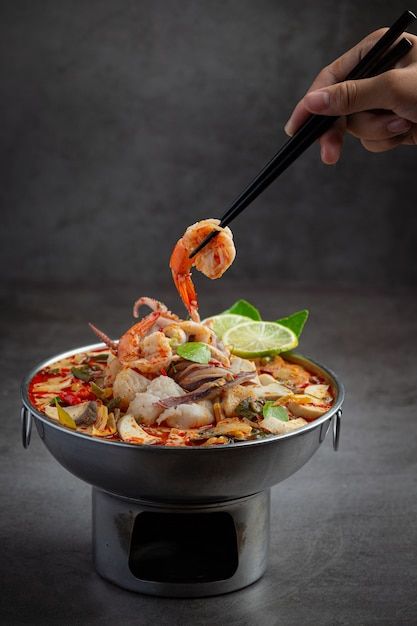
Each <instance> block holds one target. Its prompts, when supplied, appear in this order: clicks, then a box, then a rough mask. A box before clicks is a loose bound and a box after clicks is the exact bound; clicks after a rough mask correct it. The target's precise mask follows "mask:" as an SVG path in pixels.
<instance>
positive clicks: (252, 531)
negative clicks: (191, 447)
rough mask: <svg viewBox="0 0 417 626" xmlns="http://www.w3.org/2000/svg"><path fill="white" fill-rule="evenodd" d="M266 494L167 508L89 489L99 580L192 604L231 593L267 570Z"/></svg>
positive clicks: (158, 504) (268, 496) (94, 549)
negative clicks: (182, 599)
mask: <svg viewBox="0 0 417 626" xmlns="http://www.w3.org/2000/svg"><path fill="white" fill-rule="evenodd" d="M269 515H270V491H269V490H267V491H263V492H260V493H257V494H254V495H251V496H247V497H245V498H239V499H237V500H229V501H228V502H221V503H214V504H204V505H202V504H181V505H178V504H166V503H160V502H158V503H157V502H149V501H145V500H132V499H127V498H121V497H118V496H115V495H112V494H110V493H107V492H104V491H101V490H99V489H96V488H93V555H94V564H95V567H96V570H97V572H98V573H99V574H100V575H101V576H103V578H106V579H107V580H110V581H111V582H113V583H115V584H117V585H119V586H120V587H123V588H125V589H129V590H131V591H136V592H139V593H145V594H149V595H155V596H168V597H178V598H193V597H204V596H214V595H219V594H222V593H228V592H230V591H236V590H237V589H241V588H242V587H246V586H247V585H250V584H251V583H254V582H255V581H256V580H258V578H260V577H261V576H262V575H263V573H264V572H265V569H266V564H267V557H268V548H269Z"/></svg>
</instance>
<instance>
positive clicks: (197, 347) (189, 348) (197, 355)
mask: <svg viewBox="0 0 417 626" xmlns="http://www.w3.org/2000/svg"><path fill="white" fill-rule="evenodd" d="M177 354H179V355H180V356H182V358H183V359H187V361H194V363H208V362H209V361H210V357H211V352H210V350H209V348H208V346H207V345H206V344H205V343H201V341H189V342H188V343H183V344H181V345H180V346H178V348H177Z"/></svg>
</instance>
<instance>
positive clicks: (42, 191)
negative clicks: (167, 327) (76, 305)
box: [0, 0, 417, 299]
mask: <svg viewBox="0 0 417 626" xmlns="http://www.w3.org/2000/svg"><path fill="white" fill-rule="evenodd" d="M2 6H3V9H2V12H1V19H0V46H1V58H2V65H3V69H2V72H1V80H0V107H1V124H0V126H1V131H0V132H1V136H2V139H1V157H0V158H1V161H0V177H1V182H0V192H1V200H2V206H3V209H2V242H1V243H0V265H1V267H2V268H3V270H5V273H6V277H7V280H8V281H12V282H13V283H14V284H19V283H27V281H33V282H35V283H36V284H45V283H47V284H51V283H56V284H58V283H59V284H64V285H77V284H78V285H79V284H81V283H83V284H84V285H85V286H86V287H87V288H88V287H90V288H92V287H93V286H100V287H102V288H103V289H111V287H112V284H115V283H117V284H126V285H128V286H129V287H130V288H131V291H129V296H130V299H132V298H133V297H134V296H135V295H136V293H139V292H142V291H146V290H147V291H152V293H154V294H157V293H158V289H159V288H165V287H170V275H169V272H168V268H167V263H168V258H169V254H170V251H171V248H172V245H173V244H174V242H175V241H176V239H177V238H178V237H179V235H180V234H181V233H182V232H183V230H184V228H185V227H186V226H187V225H188V224H190V223H192V222H193V221H195V220H197V219H199V218H203V217H207V216H219V215H221V213H222V212H223V209H224V208H225V207H226V206H227V204H228V203H229V202H230V201H231V200H232V199H233V197H234V196H235V195H236V194H237V193H238V192H239V191H241V189H242V188H243V186H245V185H246V183H247V182H248V181H249V180H250V179H251V178H252V176H253V175H254V174H255V173H256V172H257V171H258V170H259V169H260V167H261V166H262V165H263V164H264V162H265V161H266V160H267V159H268V158H269V157H270V156H271V155H272V154H273V153H274V152H275V151H276V149H277V148H278V147H279V145H280V144H281V143H282V142H283V140H284V139H285V135H284V133H283V130H282V128H283V126H284V124H285V122H286V120H287V118H288V115H289V113H290V111H291V109H292V107H293V105H294V104H295V103H296V101H297V100H298V99H299V98H300V97H301V96H302V95H303V93H304V90H305V89H306V88H307V87H308V85H309V83H310V81H311V80H312V78H313V77H314V76H315V74H316V73H317V71H318V70H319V69H320V68H321V67H322V66H323V65H324V64H326V63H328V62H330V61H331V60H332V59H333V58H335V57H336V56H338V55H339V54H340V53H342V52H343V51H345V50H346V49H347V48H349V47H351V46H352V45H353V44H354V43H356V42H357V41H358V40H359V39H360V38H362V37H363V36H365V35H366V34H367V33H368V32H369V31H371V30H373V29H375V28H377V27H379V26H382V25H386V24H389V23H391V22H392V21H393V20H394V19H395V18H396V17H397V15H398V14H399V13H400V12H401V11H402V10H403V9H404V5H403V3H401V2H386V1H378V0H372V1H368V2H353V1H352V0H350V1H343V2H328V1H325V0H320V1H315V2H303V3H296V2H289V1H287V0H286V1H284V2H278V1H277V0H258V1H256V2H254V1H250V0H235V1H225V0H222V1H207V2H199V1H193V2H192V1H187V0H183V1H179V2H178V1H176V2H174V1H172V2H163V1H161V0H142V1H137V2H134V1H132V0H117V2H115V1H113V2H112V1H111V0H100V1H98V0H90V1H89V2H82V1H78V2H77V1H69V0H67V1H63V2H56V1H55V0H49V1H48V0H44V1H41V2H31V1H22V0H14V1H13V2H8V3H7V2H5V3H2ZM410 8H412V7H410ZM416 157H417V152H416V153H415V151H414V150H413V149H412V148H409V147H408V148H407V147H405V148H401V149H399V150H396V151H393V152H391V153H387V154H383V155H371V154H369V153H366V152H365V151H364V150H363V149H362V147H361V146H360V145H359V144H358V143H356V142H354V141H353V140H352V139H350V140H348V141H347V145H346V149H345V153H344V156H343V159H342V161H341V162H340V164H339V165H337V166H336V167H326V166H324V165H322V164H321V162H320V160H319V158H318V150H317V148H315V147H314V148H311V149H310V151H309V152H308V154H306V155H304V156H303V157H302V158H301V159H300V160H299V162H298V163H297V164H296V165H295V166H293V167H292V168H291V169H290V171H288V172H287V173H286V174H285V175H284V176H283V177H282V178H281V180H280V181H279V182H277V183H275V184H274V186H273V187H272V188H271V189H270V190H268V191H267V192H266V193H264V194H263V196H262V197H261V198H260V199H258V201H257V202H256V204H254V205H253V206H252V207H251V208H250V209H249V210H248V211H247V212H246V213H245V214H244V215H243V216H241V217H240V218H239V219H238V221H237V222H236V223H235V224H234V225H233V229H234V232H235V237H236V243H237V248H238V257H237V260H236V262H235V264H234V266H233V267H232V268H231V270H230V272H229V273H228V274H227V275H226V276H225V277H224V280H223V281H222V283H221V286H220V285H219V284H217V285H215V286H214V285H213V284H209V283H208V281H207V280H204V288H203V289H204V290H206V291H208V290H213V289H216V290H217V289H219V290H220V292H222V293H227V291H228V290H229V289H230V286H232V285H236V283H237V282H240V281H243V280H245V279H248V278H250V279H253V280H254V281H256V284H262V283H263V284H270V285H271V287H272V288H274V289H276V288H279V286H280V285H281V284H282V282H283V281H285V282H287V283H291V284H294V283H298V284H312V283H313V284H323V283H326V284H329V285H330V286H331V285H336V284H341V283H342V284H353V285H355V284H359V283H360V284H362V285H365V286H370V285H378V286H385V285H387V284H400V285H406V284H408V285H410V284H412V283H414V282H415V279H416V275H417V269H416V263H415V253H414V248H415V245H414V242H415V239H416V232H417V219H416V210H415V189H414V186H415V166H416V163H417V159H416ZM197 280H199V279H197ZM202 296H204V291H203V293H202Z"/></svg>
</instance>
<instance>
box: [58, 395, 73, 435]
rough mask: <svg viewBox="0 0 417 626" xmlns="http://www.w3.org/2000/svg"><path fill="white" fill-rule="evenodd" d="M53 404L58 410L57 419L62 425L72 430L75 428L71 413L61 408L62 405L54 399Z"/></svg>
mask: <svg viewBox="0 0 417 626" xmlns="http://www.w3.org/2000/svg"><path fill="white" fill-rule="evenodd" d="M55 406H56V408H57V411H58V419H59V422H60V424H62V425H63V426H66V427H67V428H72V430H76V428H77V425H76V423H75V422H74V420H73V419H72V417H71V415H70V414H69V413H67V411H66V410H65V409H63V408H62V406H61V405H60V404H59V403H58V402H57V401H56V400H55Z"/></svg>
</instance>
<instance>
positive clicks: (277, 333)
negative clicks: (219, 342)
mask: <svg viewBox="0 0 417 626" xmlns="http://www.w3.org/2000/svg"><path fill="white" fill-rule="evenodd" d="M223 342H224V343H225V345H227V346H231V350H232V353H233V354H236V355H237V356H241V357H243V358H246V359H253V358H255V357H261V356H274V355H275V354H279V353H280V352H286V351H287V350H292V348H295V347H296V346H297V345H298V339H297V335H296V334H295V333H294V332H293V331H292V330H291V329H289V328H287V327H286V326H281V325H280V324H277V323H276V322H246V323H244V324H238V325H237V326H234V327H232V328H230V329H229V330H228V331H226V332H225V334H224V335H223Z"/></svg>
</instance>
